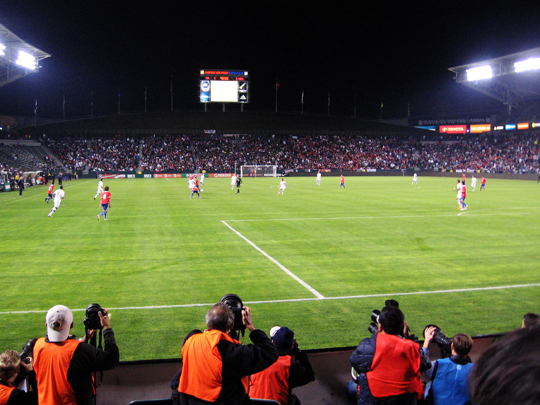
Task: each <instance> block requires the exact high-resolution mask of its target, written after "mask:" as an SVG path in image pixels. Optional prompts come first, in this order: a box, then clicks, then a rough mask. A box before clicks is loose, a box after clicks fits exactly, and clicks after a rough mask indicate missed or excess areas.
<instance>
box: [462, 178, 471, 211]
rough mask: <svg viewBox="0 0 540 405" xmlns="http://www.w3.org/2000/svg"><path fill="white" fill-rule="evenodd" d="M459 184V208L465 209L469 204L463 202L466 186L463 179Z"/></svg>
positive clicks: (465, 196)
mask: <svg viewBox="0 0 540 405" xmlns="http://www.w3.org/2000/svg"><path fill="white" fill-rule="evenodd" d="M461 184H462V186H461V209H462V210H466V209H467V208H468V207H469V206H468V205H467V204H465V198H467V186H466V185H465V180H463V181H462V182H461Z"/></svg>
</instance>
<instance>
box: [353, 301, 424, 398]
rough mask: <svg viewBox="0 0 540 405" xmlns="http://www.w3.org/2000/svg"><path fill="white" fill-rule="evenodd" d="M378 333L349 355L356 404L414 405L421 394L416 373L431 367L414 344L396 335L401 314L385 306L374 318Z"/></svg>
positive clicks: (400, 331) (402, 327)
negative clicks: (355, 378) (356, 387)
mask: <svg viewBox="0 0 540 405" xmlns="http://www.w3.org/2000/svg"><path fill="white" fill-rule="evenodd" d="M378 323H379V330H378V333H374V334H373V335H372V336H371V338H366V339H364V340H363V341H362V342H360V344H359V345H358V347H357V348H356V350H355V351H354V352H353V354H352V355H351V358H350V360H351V365H352V367H353V368H354V369H355V370H356V372H357V373H359V376H358V385H359V390H358V392H359V395H358V404H360V405H363V404H376V405H382V404H384V405H388V404H400V405H409V404H410V405H415V404H416V403H417V400H418V399H420V398H421V395H422V393H423V389H422V382H421V381H420V373H421V372H422V371H424V370H427V369H428V368H429V367H431V364H430V363H429V361H428V360H427V359H425V358H424V357H423V354H422V353H421V350H420V346H419V345H418V343H416V342H414V341H412V340H410V339H404V338H403V337H401V336H399V335H400V334H403V333H404V330H405V328H406V324H405V316H404V315H403V312H401V310H400V309H399V308H398V307H396V306H392V305H387V306H386V307H385V308H383V310H382V311H381V313H380V315H379V317H378Z"/></svg>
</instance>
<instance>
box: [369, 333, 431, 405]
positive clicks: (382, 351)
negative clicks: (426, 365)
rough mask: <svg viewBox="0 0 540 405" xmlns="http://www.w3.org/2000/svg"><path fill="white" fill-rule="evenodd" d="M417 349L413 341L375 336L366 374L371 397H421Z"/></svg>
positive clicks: (383, 334) (380, 334)
mask: <svg viewBox="0 0 540 405" xmlns="http://www.w3.org/2000/svg"><path fill="white" fill-rule="evenodd" d="M419 349H420V348H419V346H418V343H415V342H413V341H412V340H407V339H403V338H400V337H399V336H395V335H388V334H385V333H379V334H377V342H376V346H375V355H374V357H373V361H372V363H371V368H370V370H369V371H368V372H367V373H366V376H367V380H368V385H369V389H370V391H371V394H372V395H373V396H374V397H376V398H381V397H389V396H394V395H401V394H406V393H413V392H416V393H418V394H419V395H421V394H422V393H423V389H422V381H421V380H420V350H419Z"/></svg>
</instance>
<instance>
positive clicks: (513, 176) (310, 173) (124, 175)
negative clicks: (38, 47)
mask: <svg viewBox="0 0 540 405" xmlns="http://www.w3.org/2000/svg"><path fill="white" fill-rule="evenodd" d="M414 173H417V174H418V176H425V177H455V178H461V176H462V175H463V173H465V174H466V176H467V178H470V177H471V176H472V175H476V177H477V178H480V177H482V176H485V177H486V178H487V179H505V180H539V179H540V175H539V174H536V173H484V172H479V171H473V170H456V171H434V170H419V169H416V170H415V169H407V170H375V169H368V170H365V171H364V170H355V171H347V170H337V169H332V170H323V171H322V176H323V177H336V176H341V175H342V174H343V175H344V176H346V177H358V176H403V177H405V176H412V175H413V174H414ZM77 174H78V178H87V179H88V178H92V179H95V178H98V177H102V178H104V179H178V178H188V177H189V176H190V175H196V176H199V177H200V176H202V175H203V173H197V172H185V173H184V172H170V173H168V172H167V173H154V172H103V173H101V174H98V173H96V172H89V173H86V174H84V173H82V172H78V173H77ZM232 175H233V173H227V172H224V173H204V176H205V177H214V178H230V177H232ZM316 175H317V170H310V169H296V170H286V171H284V172H282V173H281V174H280V175H279V177H285V176H287V177H315V176H316ZM258 177H261V176H258Z"/></svg>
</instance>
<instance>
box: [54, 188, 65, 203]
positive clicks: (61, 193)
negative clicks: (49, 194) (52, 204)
mask: <svg viewBox="0 0 540 405" xmlns="http://www.w3.org/2000/svg"><path fill="white" fill-rule="evenodd" d="M65 195H66V193H64V190H61V189H58V190H56V191H55V192H54V193H53V197H54V199H55V201H60V200H61V199H62V198H65Z"/></svg>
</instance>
